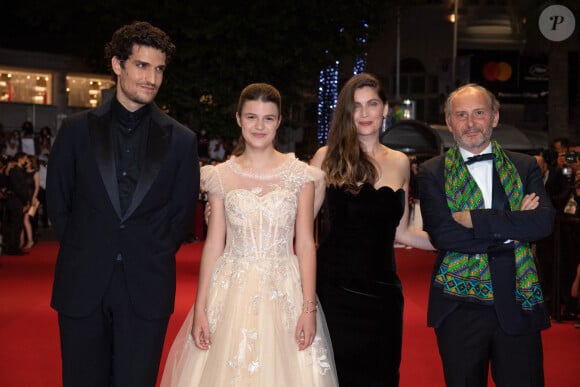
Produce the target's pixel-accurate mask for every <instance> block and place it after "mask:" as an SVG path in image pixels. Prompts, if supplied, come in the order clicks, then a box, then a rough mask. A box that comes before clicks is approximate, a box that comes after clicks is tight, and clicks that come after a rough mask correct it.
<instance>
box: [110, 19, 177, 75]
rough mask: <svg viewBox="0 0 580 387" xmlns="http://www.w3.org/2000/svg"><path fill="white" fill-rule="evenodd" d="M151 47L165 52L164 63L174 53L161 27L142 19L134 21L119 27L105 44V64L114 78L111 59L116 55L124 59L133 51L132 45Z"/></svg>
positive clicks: (169, 60)
mask: <svg viewBox="0 0 580 387" xmlns="http://www.w3.org/2000/svg"><path fill="white" fill-rule="evenodd" d="M135 44H138V45H142V46H148V47H153V48H156V49H158V50H160V51H161V52H163V53H164V54H165V63H166V64H169V62H171V59H172V58H173V55H174V54H175V45H174V44H173V42H172V41H171V38H170V37H169V36H168V35H167V34H166V33H165V32H164V31H162V30H161V29H159V28H157V27H155V26H153V25H151V24H149V23H147V22H144V21H135V22H133V23H131V24H127V25H124V26H122V27H121V28H119V29H118V30H117V31H115V33H114V34H113V37H112V38H111V41H110V42H109V43H107V44H105V59H106V61H107V65H108V66H109V69H110V70H111V73H112V74H113V77H114V78H116V75H115V73H114V72H113V69H112V68H111V59H112V58H113V57H117V58H118V59H119V60H121V61H124V60H127V59H128V58H129V56H131V54H132V53H133V45H135Z"/></svg>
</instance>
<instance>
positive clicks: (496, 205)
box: [491, 168, 510, 210]
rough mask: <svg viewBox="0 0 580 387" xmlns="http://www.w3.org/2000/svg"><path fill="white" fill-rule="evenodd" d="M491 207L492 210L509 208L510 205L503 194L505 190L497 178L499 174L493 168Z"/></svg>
mask: <svg viewBox="0 0 580 387" xmlns="http://www.w3.org/2000/svg"><path fill="white" fill-rule="evenodd" d="M491 208H493V209H494V210H509V209H510V206H509V203H508V200H507V196H506V194H505V190H504V189H503V186H502V185H501V180H500V179H499V174H498V173H497V171H496V170H495V168H494V169H493V188H492V199H491Z"/></svg>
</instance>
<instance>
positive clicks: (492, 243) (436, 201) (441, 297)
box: [418, 151, 555, 334]
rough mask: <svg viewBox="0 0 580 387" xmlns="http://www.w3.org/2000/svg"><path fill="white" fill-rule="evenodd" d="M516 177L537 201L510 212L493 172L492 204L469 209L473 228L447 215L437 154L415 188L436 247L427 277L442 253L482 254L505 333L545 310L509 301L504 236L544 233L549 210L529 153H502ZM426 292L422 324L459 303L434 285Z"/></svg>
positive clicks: (539, 318)
mask: <svg viewBox="0 0 580 387" xmlns="http://www.w3.org/2000/svg"><path fill="white" fill-rule="evenodd" d="M506 153H507V155H508V157H509V158H510V160H511V161H512V162H513V163H514V164H515V166H516V168H517V170H518V173H519V174H520V177H521V179H522V184H523V186H524V193H525V194H528V193H532V192H534V193H536V194H537V195H539V197H540V205H539V207H538V208H537V209H535V210H530V211H510V210H509V203H508V200H507V197H506V195H505V193H504V190H503V188H502V186H501V183H500V181H499V177H498V176H497V173H495V172H494V179H493V192H492V194H493V198H492V201H493V208H492V209H482V210H473V211H471V219H472V222H473V228H472V229H469V228H466V227H463V226H461V225H460V224H459V223H457V222H456V221H455V220H453V218H452V216H451V212H450V210H449V208H448V206H447V200H446V196H445V181H444V156H443V155H442V156H437V157H435V158H433V159H431V160H428V161H426V162H425V163H423V164H422V165H421V168H420V172H419V176H418V179H419V185H420V189H419V192H420V194H421V213H422V215H423V224H424V229H425V231H427V232H428V233H429V236H430V238H431V241H432V243H433V245H434V246H435V247H436V248H437V249H438V250H439V253H438V255H437V260H436V263H435V267H434V270H433V278H434V276H435V275H436V274H437V273H438V271H439V266H440V264H441V262H442V260H443V257H444V256H445V252H446V251H458V252H463V253H470V254H474V253H487V254H488V256H489V265H490V271H491V280H492V286H493V290H494V307H495V309H496V313H497V316H498V319H499V322H500V325H501V327H502V328H503V329H504V330H505V331H506V332H507V333H509V334H524V333H529V332H533V331H537V330H540V329H544V328H547V327H548V326H549V325H550V320H549V317H548V312H547V308H546V306H545V303H544V304H541V305H539V306H538V307H536V308H535V309H534V310H533V311H524V310H522V308H521V306H520V305H519V304H517V303H516V300H515V262H514V243H513V242H510V243H505V242H506V241H507V240H512V241H514V240H516V241H522V242H533V241H536V240H539V239H542V238H544V237H546V236H547V235H549V234H550V233H551V231H552V226H553V223H554V216H555V211H554V208H553V207H552V204H551V202H550V200H549V198H548V196H547V194H546V191H545V189H544V184H543V180H542V174H541V172H540V169H539V168H538V165H537V163H536V161H535V159H534V158H533V157H531V156H528V155H525V154H521V153H515V152H509V151H506ZM433 278H432V281H431V288H430V292H429V307H428V324H429V326H432V327H438V326H440V325H441V323H442V322H443V320H444V319H445V317H447V316H448V315H449V314H450V313H451V312H453V311H454V310H455V309H456V308H457V307H458V306H459V305H460V304H461V302H462V301H460V300H458V299H457V298H453V297H451V296H448V295H445V294H443V291H442V289H441V288H440V287H436V286H434V285H433V284H434V282H433Z"/></svg>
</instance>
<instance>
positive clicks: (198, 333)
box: [191, 310, 211, 349]
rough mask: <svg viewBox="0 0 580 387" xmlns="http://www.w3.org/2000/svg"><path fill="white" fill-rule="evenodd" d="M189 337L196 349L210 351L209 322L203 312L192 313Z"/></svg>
mask: <svg viewBox="0 0 580 387" xmlns="http://www.w3.org/2000/svg"><path fill="white" fill-rule="evenodd" d="M191 336H192V337H193V340H194V341H195V345H196V346H197V348H199V349H210V347H211V335H210V333H209V322H208V319H207V315H206V313H205V312H203V311H202V312H198V311H197V310H196V311H195V312H194V314H193V325H192V327H191Z"/></svg>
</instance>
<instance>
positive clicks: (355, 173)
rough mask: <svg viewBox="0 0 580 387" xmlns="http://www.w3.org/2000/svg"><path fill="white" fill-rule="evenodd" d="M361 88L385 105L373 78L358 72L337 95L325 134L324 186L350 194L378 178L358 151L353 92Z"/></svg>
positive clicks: (359, 149)
mask: <svg viewBox="0 0 580 387" xmlns="http://www.w3.org/2000/svg"><path fill="white" fill-rule="evenodd" d="M363 87H371V88H372V89H373V90H375V91H376V92H377V95H378V96H379V98H380V99H381V101H383V103H385V104H386V103H387V96H386V94H385V92H384V90H383V88H382V86H381V83H380V82H379V80H378V79H377V78H376V77H375V76H373V75H371V74H368V73H361V74H357V75H355V76H353V77H352V78H350V79H349V80H348V82H346V84H345V85H344V87H343V88H342V90H341V91H340V94H339V95H338V101H337V104H336V109H335V110H334V114H333V116H332V122H331V124H330V130H329V133H328V144H327V145H328V150H327V152H326V156H325V157H324V160H323V161H322V170H323V171H324V172H325V173H326V181H327V183H328V184H329V185H334V186H342V187H344V188H345V189H346V190H347V191H349V192H353V193H356V192H358V191H359V189H360V184H362V183H370V184H373V185H374V183H375V182H376V180H377V177H378V172H377V169H376V167H375V165H374V164H373V163H372V161H371V160H370V159H369V158H368V157H367V155H366V154H365V153H364V151H363V150H362V148H361V145H360V143H359V140H358V134H357V129H356V124H355V122H354V109H355V103H354V93H355V91H356V90H358V89H361V88H363Z"/></svg>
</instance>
